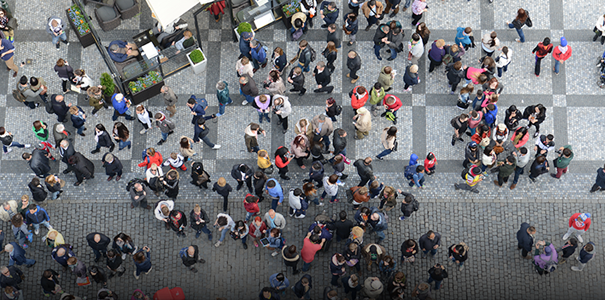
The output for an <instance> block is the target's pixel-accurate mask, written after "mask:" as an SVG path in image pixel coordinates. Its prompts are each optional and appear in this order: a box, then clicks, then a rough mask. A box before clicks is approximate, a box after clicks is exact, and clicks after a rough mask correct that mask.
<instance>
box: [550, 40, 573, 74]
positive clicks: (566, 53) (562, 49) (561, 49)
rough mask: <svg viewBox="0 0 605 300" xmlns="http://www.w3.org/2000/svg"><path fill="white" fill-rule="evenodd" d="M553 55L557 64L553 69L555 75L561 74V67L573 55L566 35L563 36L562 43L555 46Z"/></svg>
mask: <svg viewBox="0 0 605 300" xmlns="http://www.w3.org/2000/svg"><path fill="white" fill-rule="evenodd" d="M552 57H553V58H554V59H555V66H554V67H553V68H552V70H553V71H554V72H555V75H559V67H560V66H561V64H562V63H565V61H566V60H568V59H569V58H570V57H571V46H569V45H567V39H565V37H561V45H559V46H557V47H555V48H554V51H553V52H552Z"/></svg>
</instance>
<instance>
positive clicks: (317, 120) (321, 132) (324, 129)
mask: <svg viewBox="0 0 605 300" xmlns="http://www.w3.org/2000/svg"><path fill="white" fill-rule="evenodd" d="M311 125H312V126H313V133H314V134H315V135H318V136H320V137H321V140H322V142H323V144H324V149H323V150H324V153H327V151H328V150H329V149H330V134H332V132H334V127H333V125H332V120H331V119H330V118H327V117H326V115H324V114H320V115H317V116H315V117H313V121H311Z"/></svg>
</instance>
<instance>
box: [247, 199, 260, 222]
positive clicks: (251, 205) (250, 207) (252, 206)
mask: <svg viewBox="0 0 605 300" xmlns="http://www.w3.org/2000/svg"><path fill="white" fill-rule="evenodd" d="M244 209H245V210H246V222H248V220H250V218H251V217H252V216H254V215H257V214H258V213H259V212H260V208H259V207H258V197H256V196H254V195H252V194H246V198H244Z"/></svg>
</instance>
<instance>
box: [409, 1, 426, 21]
mask: <svg viewBox="0 0 605 300" xmlns="http://www.w3.org/2000/svg"><path fill="white" fill-rule="evenodd" d="M406 1H407V0H406ZM406 5H407V2H406ZM428 8H429V6H428V5H426V0H414V3H412V26H414V27H416V26H417V25H418V24H419V23H420V19H422V15H423V14H424V12H426V11H428ZM404 11H405V8H404Z"/></svg>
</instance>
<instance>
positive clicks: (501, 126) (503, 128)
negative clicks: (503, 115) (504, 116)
mask: <svg viewBox="0 0 605 300" xmlns="http://www.w3.org/2000/svg"><path fill="white" fill-rule="evenodd" d="M498 130H500V131H504V130H506V125H504V124H502V123H500V124H498Z"/></svg>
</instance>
